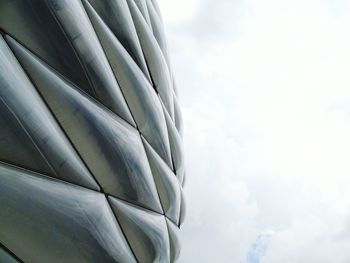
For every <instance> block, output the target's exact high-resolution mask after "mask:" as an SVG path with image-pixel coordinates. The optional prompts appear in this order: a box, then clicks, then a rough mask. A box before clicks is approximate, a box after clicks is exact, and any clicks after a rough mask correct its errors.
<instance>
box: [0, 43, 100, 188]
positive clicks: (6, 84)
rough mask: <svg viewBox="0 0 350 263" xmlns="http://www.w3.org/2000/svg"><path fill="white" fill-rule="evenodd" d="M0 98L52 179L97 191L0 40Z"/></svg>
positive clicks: (44, 106)
mask: <svg viewBox="0 0 350 263" xmlns="http://www.w3.org/2000/svg"><path fill="white" fill-rule="evenodd" d="M0 99H1V101H2V103H3V104H5V105H6V107H7V108H8V109H9V111H11V113H12V114H13V115H14V116H15V118H16V119H17V121H18V123H19V124H20V126H21V127H22V128H23V129H24V130H25V131H26V133H27V134H28V136H30V138H31V140H32V141H33V143H34V144H35V146H36V148H37V149H38V150H39V151H40V152H41V153H42V156H44V157H45V159H46V160H47V163H49V164H50V167H51V168H52V170H54V172H55V174H54V176H56V177H58V178H61V179H63V180H67V181H69V182H73V183H76V184H80V185H83V186H86V187H89V188H92V189H96V190H98V189H99V187H98V186H97V184H96V182H95V181H94V179H93V177H92V176H91V175H90V173H89V172H88V170H87V169H86V167H85V165H84V164H83V163H82V162H81V160H80V158H79V157H78V155H77V154H76V152H75V150H74V149H73V147H72V146H71V144H70V142H69V141H68V140H67V138H66V137H65V135H64V133H63V132H62V130H61V128H60V127H59V126H58V125H57V123H56V121H55V119H54V118H53V116H52V115H51V113H50V112H49V111H48V108H47V107H46V105H45V104H44V102H43V101H42V99H41V98H40V96H39V94H38V93H37V91H36V90H35V87H33V85H32V84H31V82H30V81H29V79H28V78H27V76H26V75H25V73H24V71H23V70H22V68H21V66H20V65H19V63H18V61H17V60H16V58H15V57H14V55H13V54H12V53H11V51H10V49H9V47H8V46H7V44H6V43H5V41H4V40H3V38H2V37H1V38H0ZM23 139H25V138H23ZM12 150H13V151H14V152H16V151H17V150H19V149H16V148H13V149H12ZM34 154H35V153H34ZM18 165H21V164H18Z"/></svg>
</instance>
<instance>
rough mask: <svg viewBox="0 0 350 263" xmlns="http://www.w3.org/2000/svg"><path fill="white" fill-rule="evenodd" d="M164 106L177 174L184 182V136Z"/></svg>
mask: <svg viewBox="0 0 350 263" xmlns="http://www.w3.org/2000/svg"><path fill="white" fill-rule="evenodd" d="M163 108H164V114H165V119H166V123H167V127H168V132H169V140H170V148H171V156H172V158H173V162H174V167H175V172H176V176H177V178H178V180H179V182H180V183H181V184H182V182H183V179H184V176H185V160H184V152H183V146H182V138H181V137H180V134H179V132H178V131H177V129H176V127H175V124H174V122H173V121H172V120H171V118H170V116H169V114H168V113H167V111H166V110H165V107H164V106H163Z"/></svg>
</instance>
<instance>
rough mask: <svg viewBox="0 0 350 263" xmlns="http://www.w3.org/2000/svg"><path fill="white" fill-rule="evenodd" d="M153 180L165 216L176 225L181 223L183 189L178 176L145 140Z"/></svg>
mask: <svg viewBox="0 0 350 263" xmlns="http://www.w3.org/2000/svg"><path fill="white" fill-rule="evenodd" d="M143 143H144V145H145V149H146V153H147V156H148V160H149V163H150V165H151V169H152V173H153V178H154V180H155V182H156V185H157V189H158V194H159V197H160V201H161V203H162V207H163V210H164V212H165V215H166V216H167V217H168V218H170V219H171V220H172V221H173V222H174V223H175V224H178V223H179V217H180V205H181V189H180V185H179V181H178V180H177V179H176V175H175V174H174V173H173V171H171V170H170V169H169V167H168V166H167V165H166V163H165V162H164V161H163V160H162V159H161V158H160V157H159V156H158V154H157V153H156V152H155V151H154V150H153V149H152V147H151V146H150V145H149V144H148V142H147V141H146V140H143Z"/></svg>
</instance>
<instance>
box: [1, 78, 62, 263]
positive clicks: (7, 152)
mask: <svg viewBox="0 0 350 263" xmlns="http://www.w3.org/2000/svg"><path fill="white" fill-rule="evenodd" d="M1 88H2V86H1V84H0V89H1ZM0 113H1V114H0V160H1V161H5V162H8V163H13V164H17V165H19V166H21V167H24V168H28V169H31V170H34V171H38V172H41V173H44V174H47V175H50V176H56V173H55V171H54V169H53V168H51V167H50V164H49V162H48V161H47V160H46V159H45V156H44V155H43V153H42V152H41V151H40V149H39V148H38V147H37V146H36V145H35V143H34V141H33V140H32V139H31V137H30V135H29V134H28V133H27V132H26V130H25V129H24V128H23V126H22V125H21V123H20V122H19V120H18V119H17V118H16V115H15V114H13V112H11V110H10V109H9V108H8V106H7V105H6V104H5V102H4V101H3V99H0ZM0 262H1V261H0Z"/></svg>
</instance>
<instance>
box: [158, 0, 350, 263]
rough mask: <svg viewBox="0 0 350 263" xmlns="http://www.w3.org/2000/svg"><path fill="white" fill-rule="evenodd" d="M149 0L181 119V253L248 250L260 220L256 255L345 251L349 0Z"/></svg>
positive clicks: (334, 258) (296, 259)
mask: <svg viewBox="0 0 350 263" xmlns="http://www.w3.org/2000/svg"><path fill="white" fill-rule="evenodd" d="M159 2H160V6H161V7H162V11H163V18H164V21H165V26H166V31H167V35H168V42H169V47H170V53H171V58H172V62H173V68H174V70H175V73H176V77H177V82H178V88H179V93H180V101H181V104H182V108H183V114H184V121H185V145H186V154H187V167H188V172H187V174H188V177H187V178H188V181H187V185H186V193H187V200H188V218H187V222H186V224H185V226H184V229H183V232H184V233H183V235H184V243H183V257H182V261H181V262H184V263H187V262H202V263H207V262H220V263H221V262H242V263H243V262H244V263H245V262H248V259H249V253H250V252H251V249H252V246H253V244H254V242H256V240H257V239H258V238H259V236H261V235H263V233H265V232H264V231H265V230H266V229H270V230H271V231H273V235H270V236H269V239H268V240H269V241H268V242H267V245H266V247H264V253H262V254H259V257H260V259H259V260H260V261H257V262H260V263H279V262H291V263H313V262H317V263H323V262H324V263H328V262H332V263H338V262H339V263H347V262H350V252H348V249H346V248H348V247H349V242H350V231H349V229H350V227H349V224H348V223H347V222H348V219H349V218H350V211H349V207H350V176H349V175H350V162H349V157H350V135H349V134H350V74H349V73H348V70H349V68H350V35H349V34H348V27H349V25H350V9H349V8H350V1H346V0H336V1H333V0H294V1H287V0H282V1H281V0H266V1H260V0H235V1H228V0H216V1H214V0H206V1H184V2H183V3H180V2H181V1H180V2H178V1H175V2H174V1H170V0H159ZM187 5H188V6H189V8H188V9H186V6H187ZM175 6H176V7H175ZM171 7H172V8H171ZM182 10H186V11H184V12H185V13H183V11H182ZM199 251H200V253H199ZM249 263H252V262H249ZM254 263H255V262H254Z"/></svg>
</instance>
